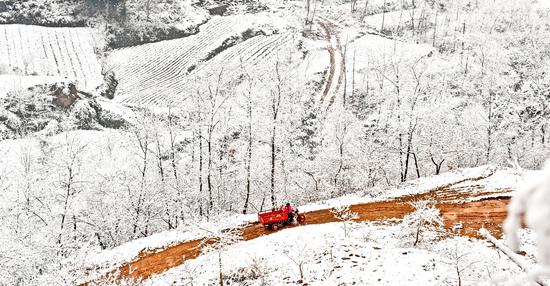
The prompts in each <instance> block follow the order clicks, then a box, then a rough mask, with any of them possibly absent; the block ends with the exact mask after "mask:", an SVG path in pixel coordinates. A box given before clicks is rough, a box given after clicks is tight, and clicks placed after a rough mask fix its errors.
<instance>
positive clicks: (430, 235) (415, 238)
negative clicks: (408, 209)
mask: <svg viewBox="0 0 550 286" xmlns="http://www.w3.org/2000/svg"><path fill="white" fill-rule="evenodd" d="M410 204H411V206H412V207H413V209H414V211H413V212H412V213H410V214H408V215H406V216H405V217H404V218H403V221H402V223H401V233H400V237H401V238H402V239H403V241H404V243H406V244H412V246H414V247H416V246H417V245H418V244H420V243H422V242H428V241H431V240H434V239H436V238H437V237H438V236H439V234H440V233H441V232H442V231H443V218H442V217H441V215H440V212H439V209H438V208H436V207H435V203H434V202H433V201H416V202H412V203H410Z"/></svg>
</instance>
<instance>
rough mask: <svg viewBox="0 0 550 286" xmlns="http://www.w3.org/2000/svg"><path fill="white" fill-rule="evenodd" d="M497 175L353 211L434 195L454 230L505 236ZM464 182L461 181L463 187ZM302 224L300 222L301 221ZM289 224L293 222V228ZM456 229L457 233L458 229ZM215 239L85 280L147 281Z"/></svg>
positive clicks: (365, 216)
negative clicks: (491, 181)
mask: <svg viewBox="0 0 550 286" xmlns="http://www.w3.org/2000/svg"><path fill="white" fill-rule="evenodd" d="M490 176H492V174H489V175H485V176H482V177H477V178H467V179H463V180H460V181H457V182H454V183H451V184H447V185H442V186H439V187H437V188H434V189H432V190H429V191H427V192H424V193H421V194H415V195H407V196H402V197H399V198H395V199H392V200H387V201H380V202H372V203H365V204H358V205H353V206H351V207H350V209H351V211H352V212H356V213H357V214H358V215H359V218H358V219H357V220H358V221H380V220H384V219H391V218H397V219H399V218H402V217H403V216H405V215H407V214H408V213H410V212H411V211H412V210H413V209H412V207H411V206H410V204H409V203H410V202H413V201H418V200H434V201H435V202H436V207H438V208H439V209H440V211H441V215H442V216H443V218H444V220H445V227H446V228H447V229H448V230H452V229H453V228H455V226H456V225H457V224H458V223H460V224H461V229H460V230H458V234H459V235H465V236H470V237H477V236H478V234H477V231H478V230H479V229H480V228H481V227H484V228H486V229H488V230H489V231H490V232H491V233H493V234H494V235H495V236H501V235H502V233H501V225H502V222H503V221H504V219H505V218H506V214H507V205H508V203H509V200H510V198H509V197H510V194H509V193H510V192H511V190H510V189H498V190H489V189H486V188H485V187H484V186H483V185H482V184H480V183H479V181H482V180H484V179H486V178H488V177H490ZM459 185H460V186H459ZM491 195H492V198H487V197H488V196H491ZM305 215H306V224H323V223H329V222H336V221H338V220H337V219H336V218H335V217H334V214H333V213H332V212H331V210H330V209H324V210H318V211H313V212H307V213H305ZM298 227H299V226H298ZM287 228H288V227H287ZM240 231H241V236H242V238H243V239H244V240H251V239H255V238H257V237H260V236H262V235H269V234H271V233H273V232H274V231H270V230H265V229H264V228H263V227H262V226H261V225H260V224H258V223H253V224H250V225H246V226H243V227H242V228H241V229H240ZM455 232H457V231H456V230H455ZM214 242H215V239H213V238H205V239H202V240H193V241H188V242H183V243H180V244H178V245H175V246H172V247H168V248H165V249H158V250H154V251H149V252H144V253H141V254H140V255H139V257H138V258H136V259H135V260H134V261H132V262H129V263H127V264H124V265H122V266H121V267H120V268H119V269H118V270H117V271H116V272H111V273H108V274H106V275H105V276H104V277H103V278H102V279H100V280H98V281H94V282H90V283H87V284H84V285H102V284H104V283H105V282H106V281H112V280H118V281H120V280H142V279H147V278H149V277H151V276H152V275H155V274H160V273H163V272H165V271H167V270H169V269H170V268H172V267H175V266H178V265H181V264H182V263H184V262H185V261H186V260H189V259H194V258H196V257H198V256H199V255H201V253H202V249H203V248H204V247H205V246H207V245H210V244H212V243H214Z"/></svg>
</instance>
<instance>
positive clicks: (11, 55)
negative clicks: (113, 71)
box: [0, 24, 102, 91]
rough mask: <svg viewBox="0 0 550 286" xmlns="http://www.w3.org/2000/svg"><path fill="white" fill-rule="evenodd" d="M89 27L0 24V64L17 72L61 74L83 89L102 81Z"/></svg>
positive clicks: (52, 75)
mask: <svg viewBox="0 0 550 286" xmlns="http://www.w3.org/2000/svg"><path fill="white" fill-rule="evenodd" d="M95 45H96V43H95V39H94V36H93V34H92V30H91V29H88V28H50V27H41V26H33V25H17V24H14V25H0V55H2V56H1V57H0V66H4V67H5V68H6V67H7V70H8V72H9V73H11V72H14V71H15V72H16V73H17V74H20V75H25V76H30V75H37V76H46V77H61V78H65V79H67V80H70V81H76V83H77V85H78V87H79V88H80V89H83V90H88V91H89V90H93V89H95V88H96V87H97V86H98V85H100V84H101V81H102V75H101V66H100V64H99V61H98V59H97V57H96V55H95V53H94V46H95Z"/></svg>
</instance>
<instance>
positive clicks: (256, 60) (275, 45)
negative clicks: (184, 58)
mask: <svg viewBox="0 0 550 286" xmlns="http://www.w3.org/2000/svg"><path fill="white" fill-rule="evenodd" d="M290 43H292V35H291V34H290V33H285V34H278V35H271V36H256V37H254V38H252V39H250V40H248V41H246V42H243V43H241V44H239V45H236V46H234V47H232V48H230V49H227V50H226V51H224V52H222V53H220V54H219V55H218V56H216V57H215V58H213V59H212V60H210V61H208V62H205V63H204V64H203V65H201V66H199V67H198V68H197V69H196V70H194V71H193V72H191V73H189V74H188V75H186V76H182V77H180V78H176V79H174V80H172V81H169V82H165V83H164V84H163V85H162V86H159V87H157V88H156V89H147V90H142V91H140V92H139V93H138V94H139V96H136V95H134V96H132V97H129V98H126V99H125V102H126V103H128V104H131V105H155V106H172V105H181V104H182V103H184V102H185V101H186V100H187V99H189V98H190V96H192V95H193V94H194V92H196V91H195V90H196V83H199V84H200V82H202V81H204V80H205V79H207V78H215V77H216V76H217V74H218V73H219V72H220V71H221V70H222V69H223V74H224V79H225V81H228V80H231V79H236V78H237V77H239V76H240V75H241V73H242V72H245V71H251V70H254V69H256V68H260V69H261V68H269V66H270V64H274V63H275V61H276V60H277V59H279V58H282V57H283V56H284V55H283V53H285V52H286V51H287V48H288V47H289V46H290ZM228 77H230V78H228ZM212 80H214V79H212Z"/></svg>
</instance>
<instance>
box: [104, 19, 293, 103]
mask: <svg viewBox="0 0 550 286" xmlns="http://www.w3.org/2000/svg"><path fill="white" fill-rule="evenodd" d="M269 21H270V18H269V16H265V15H263V14H260V15H237V16H226V17H213V18H212V19H211V20H209V21H208V22H207V23H206V24H204V25H202V26H200V28H199V30H200V31H199V33H197V34H196V35H192V36H189V37H185V38H181V39H175V40H169V41H162V42H157V43H151V44H145V45H140V46H135V47H128V48H123V49H119V50H115V51H113V52H112V53H111V55H110V56H109V60H108V62H109V63H110V65H111V68H112V70H113V71H114V73H115V75H116V78H117V80H118V82H119V85H118V87H117V93H116V96H115V99H116V100H118V101H121V102H123V103H126V104H130V105H155V106H169V105H171V104H174V103H181V101H183V100H184V99H185V98H186V97H187V96H188V95H190V94H193V93H194V92H195V91H194V90H193V89H192V88H191V85H192V84H194V82H195V81H196V79H197V77H204V76H205V74H208V73H214V74H215V73H217V70H219V69H220V67H223V68H224V70H225V71H227V73H226V74H231V71H233V70H235V69H237V68H238V67H239V65H240V64H241V60H242V62H243V63H245V65H247V66H250V65H252V66H253V65H255V64H258V63H261V64H263V65H265V64H266V63H267V62H269V60H270V57H271V56H272V55H274V54H277V52H278V51H279V50H281V49H282V48H284V47H285V45H286V44H287V43H288V42H289V40H290V38H291V37H290V36H291V34H290V33H288V32H287V33H281V34H274V32H273V29H276V28H274V27H272V25H270V24H268V23H269ZM247 33H252V34H256V33H258V35H247V36H246V37H250V38H248V39H242V37H243V36H245V35H246V34H247ZM232 41H235V42H236V43H231V42H232Z"/></svg>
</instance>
